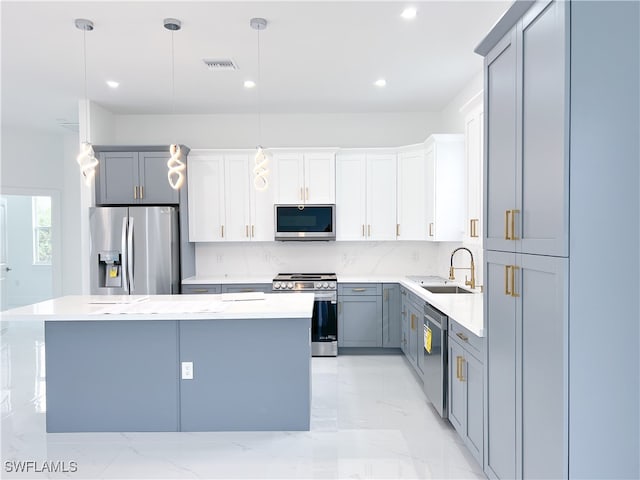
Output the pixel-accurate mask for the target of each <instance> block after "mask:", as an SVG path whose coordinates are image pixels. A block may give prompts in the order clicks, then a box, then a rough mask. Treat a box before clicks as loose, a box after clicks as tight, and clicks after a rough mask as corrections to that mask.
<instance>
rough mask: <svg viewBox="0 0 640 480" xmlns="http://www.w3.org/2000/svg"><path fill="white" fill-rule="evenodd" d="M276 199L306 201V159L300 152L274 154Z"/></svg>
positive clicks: (297, 202)
mask: <svg viewBox="0 0 640 480" xmlns="http://www.w3.org/2000/svg"><path fill="white" fill-rule="evenodd" d="M273 170H274V172H273V173H274V179H273V183H274V185H273V186H274V189H275V201H276V203H281V204H294V205H299V204H303V203H304V202H305V200H304V199H305V191H304V159H303V155H302V153H300V152H286V153H275V154H274V155H273Z"/></svg>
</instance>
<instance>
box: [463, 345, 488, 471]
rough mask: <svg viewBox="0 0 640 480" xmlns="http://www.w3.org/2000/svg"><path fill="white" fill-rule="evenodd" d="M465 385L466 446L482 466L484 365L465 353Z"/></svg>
mask: <svg viewBox="0 0 640 480" xmlns="http://www.w3.org/2000/svg"><path fill="white" fill-rule="evenodd" d="M464 358H465V365H464V375H465V377H464V383H465V390H466V391H465V394H466V395H465V409H466V414H465V418H466V422H465V434H464V436H465V440H466V441H465V444H466V445H467V448H469V450H470V451H471V453H472V454H473V456H474V457H475V458H476V460H477V461H478V463H479V464H480V465H482V456H483V452H484V447H483V445H484V426H483V425H484V423H483V415H484V408H483V405H484V402H483V397H484V391H483V388H484V382H483V376H484V372H483V368H484V367H483V365H482V363H481V362H480V361H479V360H477V359H476V358H475V357H474V356H473V355H471V354H470V353H469V352H465V357H464Z"/></svg>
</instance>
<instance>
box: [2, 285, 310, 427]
mask: <svg viewBox="0 0 640 480" xmlns="http://www.w3.org/2000/svg"><path fill="white" fill-rule="evenodd" d="M105 302H112V303H105ZM312 309H313V294H303V293H293V294H283V293H279V294H262V295H260V294H234V295H175V296H171V295H150V296H141V297H139V296H124V297H118V296H109V297H105V296H69V297H62V298H58V299H53V300H49V301H46V302H42V303H38V304H34V305H30V306H27V307H22V308H18V309H14V310H9V311H6V312H3V314H2V319H3V321H20V320H24V319H28V318H38V319H40V320H44V326H45V352H46V354H45V356H46V385H47V395H46V404H47V432H107V431H110V432H131V431H138V432H142V431H147V432H148V431H155V432H158V431H234V430H245V431H247V430H309V426H310V412H311V345H310V328H311V315H312Z"/></svg>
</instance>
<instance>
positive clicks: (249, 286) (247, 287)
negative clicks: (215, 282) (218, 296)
mask: <svg viewBox="0 0 640 480" xmlns="http://www.w3.org/2000/svg"><path fill="white" fill-rule="evenodd" d="M272 291H273V289H272V286H271V284H270V283H242V284H241V283H236V284H222V293H251V292H264V293H271V292H272Z"/></svg>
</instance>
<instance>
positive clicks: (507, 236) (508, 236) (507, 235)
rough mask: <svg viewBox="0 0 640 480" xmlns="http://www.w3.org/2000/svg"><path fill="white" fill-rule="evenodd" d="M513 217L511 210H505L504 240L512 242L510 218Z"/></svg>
mask: <svg viewBox="0 0 640 480" xmlns="http://www.w3.org/2000/svg"><path fill="white" fill-rule="evenodd" d="M510 215H511V210H505V212H504V239H505V240H512V238H511V234H510V233H509V216H510Z"/></svg>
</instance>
